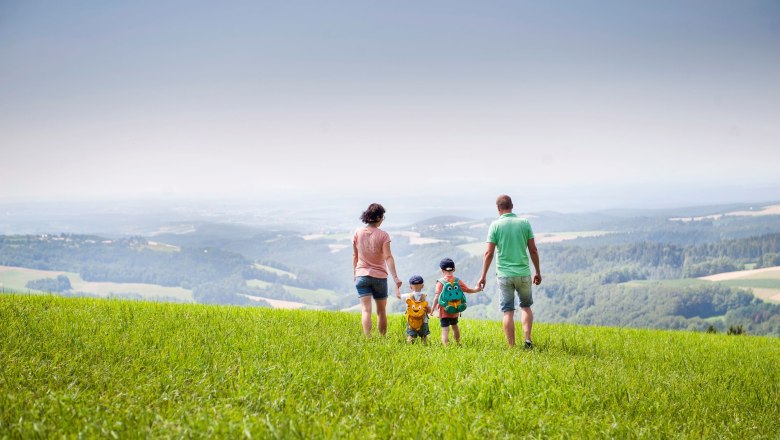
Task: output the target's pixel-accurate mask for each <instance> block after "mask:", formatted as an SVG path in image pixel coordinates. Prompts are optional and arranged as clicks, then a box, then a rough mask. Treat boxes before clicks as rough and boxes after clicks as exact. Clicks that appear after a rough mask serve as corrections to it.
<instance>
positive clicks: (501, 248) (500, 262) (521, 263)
mask: <svg viewBox="0 0 780 440" xmlns="http://www.w3.org/2000/svg"><path fill="white" fill-rule="evenodd" d="M532 238H534V231H533V230H531V224H530V223H528V220H526V219H524V218H519V217H518V216H517V215H515V214H513V213H509V214H504V215H502V216H501V217H499V218H498V220H496V221H494V222H493V223H491V224H490V229H489V230H488V236H487V240H486V241H487V242H488V243H495V244H496V257H497V258H496V275H498V276H500V277H506V278H508V277H527V276H531V268H530V266H529V262H528V251H527V249H528V240H530V239H532Z"/></svg>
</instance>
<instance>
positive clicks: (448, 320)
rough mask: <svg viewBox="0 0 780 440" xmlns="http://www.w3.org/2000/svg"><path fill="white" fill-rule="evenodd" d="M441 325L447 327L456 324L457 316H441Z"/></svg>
mask: <svg viewBox="0 0 780 440" xmlns="http://www.w3.org/2000/svg"><path fill="white" fill-rule="evenodd" d="M440 321H441V326H442V327H449V326H451V325H458V318H441V319H440Z"/></svg>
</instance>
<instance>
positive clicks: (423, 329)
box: [406, 322, 431, 338]
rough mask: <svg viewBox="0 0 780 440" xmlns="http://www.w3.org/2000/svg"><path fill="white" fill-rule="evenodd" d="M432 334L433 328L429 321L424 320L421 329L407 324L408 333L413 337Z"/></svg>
mask: <svg viewBox="0 0 780 440" xmlns="http://www.w3.org/2000/svg"><path fill="white" fill-rule="evenodd" d="M429 334H431V329H430V328H429V327H428V323H427V322H423V325H422V326H421V327H420V330H412V329H411V328H410V327H409V324H406V335H407V336H411V337H413V338H416V337H418V336H428V335H429Z"/></svg>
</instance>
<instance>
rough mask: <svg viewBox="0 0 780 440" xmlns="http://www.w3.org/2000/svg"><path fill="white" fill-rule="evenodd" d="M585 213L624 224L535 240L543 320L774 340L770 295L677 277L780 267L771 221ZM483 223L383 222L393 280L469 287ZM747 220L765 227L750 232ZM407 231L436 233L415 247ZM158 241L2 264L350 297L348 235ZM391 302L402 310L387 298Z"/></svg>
mask: <svg viewBox="0 0 780 440" xmlns="http://www.w3.org/2000/svg"><path fill="white" fill-rule="evenodd" d="M589 218H590V221H592V222H593V223H592V224H590V225H589V226H592V227H595V228H601V229H606V228H608V227H610V228H616V227H619V228H620V229H617V230H615V229H613V230H611V231H607V232H606V233H604V234H602V235H600V236H595V237H585V238H578V239H573V240H567V241H562V242H556V243H544V242H543V240H541V239H540V241H541V243H540V244H539V245H538V246H539V249H540V255H541V266H542V272H543V274H544V276H545V281H544V283H543V284H542V285H541V286H540V287H539V288H538V289H536V291H535V294H534V296H535V303H536V306H535V312H536V315H537V317H538V319H540V320H543V321H547V322H575V323H581V324H591V325H609V326H634V327H654V328H669V329H688V330H696V331H704V330H711V331H712V330H714V331H726V329H728V328H729V327H731V326H735V325H741V326H743V328H745V329H747V331H748V332H749V333H754V334H772V335H778V336H780V305H778V304H775V303H767V302H764V301H762V300H760V299H758V298H756V297H754V296H753V295H752V294H751V291H750V290H747V289H744V288H739V287H734V286H728V285H723V284H718V283H686V282H682V283H680V282H676V281H675V280H694V279H695V278H698V277H702V276H706V275H712V274H716V273H721V272H728V271H735V270H743V269H746V268H749V269H755V268H762V267H774V266H780V225H778V222H776V220H774V219H769V220H767V219H766V218H763V219H758V220H756V219H752V218H749V219H742V221H735V220H734V219H730V218H726V219H724V220H723V221H705V222H696V223H693V224H680V223H679V222H670V221H667V220H664V221H662V220H660V219H659V218H647V217H634V218H624V217H616V216H606V215H601V216H599V217H598V218H596V217H589ZM569 221H571V219H570V220H569ZM538 223H539V225H540V226H541V227H545V226H547V227H549V225H550V224H557V225H559V226H567V225H566V224H564V223H565V220H564V218H561V217H559V216H557V215H552V214H548V215H547V216H545V215H541V216H540V217H539V218H538ZM486 224H487V222H486V221H479V220H473V219H462V218H456V217H439V218H433V219H429V220H426V221H423V222H419V223H417V224H413V225H409V226H408V227H406V228H405V229H404V231H408V232H404V231H397V230H396V231H393V230H390V231H389V232H390V233H391V236H392V237H393V242H392V246H393V252H394V254H395V256H396V265H397V267H398V272H399V274H400V275H401V276H402V277H406V278H408V276H410V275H411V274H420V275H422V276H423V277H424V278H425V279H426V286H427V288H428V289H432V288H433V286H434V280H435V279H436V278H437V277H438V269H437V262H438V261H439V260H440V259H441V258H443V257H445V256H447V257H450V258H453V259H454V260H455V261H456V267H457V273H456V275H457V276H459V277H461V278H463V279H464V281H466V282H467V283H473V282H474V281H476V278H477V277H478V274H479V271H480V269H481V266H482V257H481V250H480V249H481V248H480V245H479V243H480V242H481V241H483V240H484V234H485V231H486ZM750 228H752V229H753V230H758V231H761V232H763V233H762V234H759V235H752V236H751V235H746V234H745V231H746V230H748V229H750ZM537 230H538V229H537ZM410 233H413V234H418V235H419V236H421V237H425V238H429V239H432V240H430V241H429V242H426V243H425V244H415V243H413V241H412V239H411V238H410ZM543 235H544V234H541V235H540V237H541V236H543ZM649 236H652V237H654V239H652V240H651V239H648V237H649ZM697 237H698V238H697ZM154 240H155V241H151V240H150V238H149V237H144V236H129V237H118V238H117V237H112V238H107V237H101V236H96V235H81V234H51V235H49V234H39V235H7V236H0V266H11V267H23V268H30V269H40V270H53V271H64V272H74V273H78V274H80V276H81V277H82V278H83V280H85V281H96V282H101V281H110V282H115V283H148V284H154V285H160V286H169V287H181V288H184V289H189V290H191V291H192V297H193V299H194V300H195V301H196V302H200V303H219V304H239V305H268V304H267V303H264V302H262V301H259V302H258V301H251V300H249V299H248V298H247V296H257V297H265V298H271V299H279V300H288V301H298V302H303V303H307V304H314V303H312V302H311V301H310V299H309V298H307V297H306V294H303V293H301V291H302V290H298V291H295V290H294V289H295V288H297V289H308V290H311V291H313V290H316V289H324V290H327V291H330V292H333V297H332V298H329V299H328V300H327V301H325V302H323V301H320V302H318V303H317V304H318V306H317V307H319V308H326V309H332V310H339V309H343V308H347V307H350V306H352V305H354V304H355V303H356V300H355V297H354V293H353V287H352V270H351V246H350V245H349V243H350V242H349V234H348V233H343V232H342V233H338V234H331V235H328V234H323V237H321V238H318V239H307V238H304V237H303V236H302V234H300V233H299V232H297V231H288V230H282V229H260V228H252V227H246V226H236V225H223V224H205V225H202V227H201V228H200V229H198V230H196V231H195V232H194V233H191V234H168V235H159V236H156V237H154ZM158 242H161V243H165V246H168V248H161V247H160V246H159V245H158ZM469 246H472V248H471V250H469V248H468V247H469ZM334 249H335V251H334ZM474 249H476V251H475V250H474ZM253 280H254V281H253ZM694 281H695V280H694ZM26 287H27V288H28V289H31V290H34V291H44V292H54V293H61V294H79V292H73V291H72V290H71V288H70V282H69V280H68V278H67V277H66V276H60V277H55V278H44V279H39V280H33V281H31V282H30V283H28V285H27V286H26ZM303 291H305V290H303ZM495 299H496V298H495V295H493V294H492V291H489V290H488V289H486V291H485V292H482V293H480V294H477V295H474V296H472V297H471V298H470V300H469V301H470V304H471V307H470V309H469V312H468V314H467V315H466V316H469V317H471V318H483V319H498V318H499V317H500V314H499V312H498V310H497V304H496V303H495ZM393 310H395V311H400V310H402V307H401V306H400V305H395V304H393Z"/></svg>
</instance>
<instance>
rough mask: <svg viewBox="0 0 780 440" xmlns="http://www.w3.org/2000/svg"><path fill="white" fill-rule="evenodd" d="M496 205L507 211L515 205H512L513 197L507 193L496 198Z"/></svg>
mask: <svg viewBox="0 0 780 440" xmlns="http://www.w3.org/2000/svg"><path fill="white" fill-rule="evenodd" d="M496 206H497V207H498V209H500V210H502V211H506V210H509V209H512V208H514V206H513V205H512V198H511V197H509V196H508V195H506V194H501V195H500V196H498V198H497V199H496Z"/></svg>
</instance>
